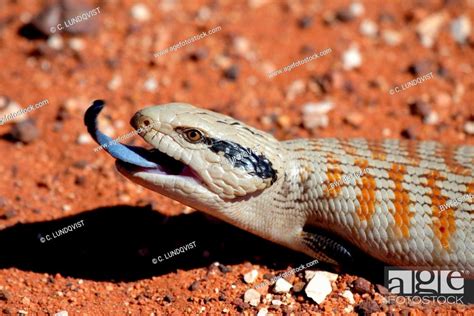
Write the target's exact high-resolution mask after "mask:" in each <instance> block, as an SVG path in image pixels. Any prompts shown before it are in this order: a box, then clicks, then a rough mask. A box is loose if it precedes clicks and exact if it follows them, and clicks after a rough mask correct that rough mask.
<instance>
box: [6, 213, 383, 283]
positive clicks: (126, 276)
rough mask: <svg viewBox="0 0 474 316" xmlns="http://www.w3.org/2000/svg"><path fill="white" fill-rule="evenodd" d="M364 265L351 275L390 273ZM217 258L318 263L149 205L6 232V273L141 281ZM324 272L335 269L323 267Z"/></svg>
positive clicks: (276, 264)
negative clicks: (179, 251)
mask: <svg viewBox="0 0 474 316" xmlns="http://www.w3.org/2000/svg"><path fill="white" fill-rule="evenodd" d="M79 221H83V222H82V223H83V227H80V228H77V229H76V230H74V231H72V232H68V233H67V234H65V235H62V236H59V237H57V238H53V233H55V235H56V232H57V231H58V230H60V229H62V228H64V227H67V226H68V225H72V224H74V223H77V222H79ZM47 234H49V238H50V240H49V241H48V240H46V241H45V242H44V243H42V242H41V241H40V239H41V237H43V238H45V237H46V235H47ZM193 241H195V242H196V243H195V244H196V247H195V248H194V249H191V250H188V251H187V252H185V253H183V254H180V255H177V256H175V257H173V258H170V259H168V260H165V261H164V262H161V263H157V264H153V263H152V259H153V258H156V257H157V256H159V255H162V258H163V254H165V253H168V252H169V251H170V250H174V249H175V248H177V247H181V246H184V245H186V244H188V243H190V242H193ZM364 260H365V261H363V262H361V261H358V262H361V264H359V265H357V266H349V267H346V268H345V270H343V272H352V273H354V271H357V270H359V271H360V273H359V274H361V275H364V276H365V277H367V278H369V279H372V280H373V281H377V282H378V283H380V282H381V280H377V279H375V278H374V276H383V272H381V271H383V270H380V268H381V266H380V267H378V268H377V269H374V267H376V266H378V265H380V264H378V263H376V262H372V260H371V261H370V264H369V263H368V261H367V260H369V259H367V258H365V259H364ZM215 261H218V262H220V263H222V264H225V265H230V264H238V263H242V262H245V261H250V262H252V263H256V264H261V265H266V266H268V267H270V268H274V269H281V270H284V269H286V268H287V267H288V265H291V266H292V267H298V266H299V265H301V264H306V263H308V262H311V261H312V259H311V258H309V257H307V256H305V255H302V254H299V253H296V252H293V251H291V250H287V249H285V248H283V247H280V246H277V245H274V244H273V243H271V242H268V241H265V240H263V239H261V238H258V237H255V236H253V235H251V234H249V233H246V232H244V231H242V230H239V229H237V228H235V227H233V226H231V225H228V224H226V223H224V222H221V221H219V220H216V219H214V218H211V217H209V216H207V215H205V214H202V213H199V212H196V213H192V214H188V215H179V216H173V217H166V216H163V215H162V214H160V213H158V212H157V211H153V210H152V209H151V208H147V207H141V208H140V207H131V206H115V207H107V208H98V209H94V210H91V211H87V212H83V213H81V214H78V215H75V216H71V217H67V218H62V219H58V220H53V221H47V222H39V223H30V224H17V225H14V226H12V227H8V228H6V229H4V230H2V231H0V268H10V267H14V268H18V269H21V270H26V271H34V272H40V273H49V274H53V275H54V274H55V273H60V274H61V275H63V276H71V277H75V278H83V279H91V280H96V281H134V280H139V279H144V278H150V277H152V276H157V275H162V274H166V273H169V272H173V271H176V270H177V269H182V270H188V269H193V268H201V267H207V266H209V265H210V264H212V263H213V262H215ZM369 267H370V268H369ZM314 268H316V266H314ZM318 268H323V269H331V267H328V266H325V265H322V264H319V265H318ZM367 270H370V271H367ZM375 271H377V272H376V273H375ZM368 273H372V274H373V276H372V275H367V274H368Z"/></svg>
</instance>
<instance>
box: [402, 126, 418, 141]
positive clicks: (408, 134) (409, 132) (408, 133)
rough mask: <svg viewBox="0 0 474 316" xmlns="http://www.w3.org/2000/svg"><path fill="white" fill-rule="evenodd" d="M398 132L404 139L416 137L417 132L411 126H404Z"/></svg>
mask: <svg viewBox="0 0 474 316" xmlns="http://www.w3.org/2000/svg"><path fill="white" fill-rule="evenodd" d="M400 134H401V135H402V137H403V138H406V139H416V138H417V137H418V132H417V131H416V130H415V129H414V128H413V127H407V128H404V129H403V130H402V131H401V133H400Z"/></svg>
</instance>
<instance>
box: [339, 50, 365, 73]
mask: <svg viewBox="0 0 474 316" xmlns="http://www.w3.org/2000/svg"><path fill="white" fill-rule="evenodd" d="M342 64H343V67H344V69H345V70H351V69H355V68H359V67H360V66H361V65H362V55H361V54H360V51H359V48H358V47H357V46H352V47H350V48H349V49H347V50H346V51H345V52H344V53H343V54H342Z"/></svg>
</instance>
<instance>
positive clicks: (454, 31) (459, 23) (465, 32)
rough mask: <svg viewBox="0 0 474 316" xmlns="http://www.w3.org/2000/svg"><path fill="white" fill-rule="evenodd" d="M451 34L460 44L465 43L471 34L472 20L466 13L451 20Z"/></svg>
mask: <svg viewBox="0 0 474 316" xmlns="http://www.w3.org/2000/svg"><path fill="white" fill-rule="evenodd" d="M450 29H451V36H452V37H453V38H454V40H455V41H456V42H457V43H459V44H465V43H466V42H467V40H468V38H469V34H471V29H472V26H471V20H469V17H467V16H466V15H462V16H460V17H458V18H456V19H454V20H453V21H452V22H451V25H450Z"/></svg>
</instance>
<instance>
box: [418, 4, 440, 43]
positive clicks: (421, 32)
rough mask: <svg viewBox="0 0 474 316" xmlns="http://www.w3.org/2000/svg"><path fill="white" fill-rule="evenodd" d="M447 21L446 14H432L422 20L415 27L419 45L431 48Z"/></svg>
mask: <svg viewBox="0 0 474 316" xmlns="http://www.w3.org/2000/svg"><path fill="white" fill-rule="evenodd" d="M446 19H447V16H446V13H444V12H441V13H434V14H431V15H429V16H427V17H426V18H424V19H423V20H421V21H420V22H419V23H418V25H417V26H416V32H417V34H418V36H419V38H420V42H421V45H423V46H425V47H428V48H429V47H432V46H433V45H434V43H435V41H436V37H437V36H438V33H439V30H440V29H441V27H442V26H443V24H444V23H445V21H446Z"/></svg>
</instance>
